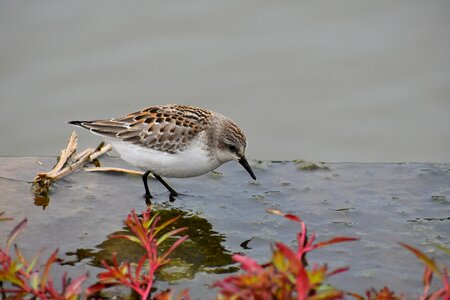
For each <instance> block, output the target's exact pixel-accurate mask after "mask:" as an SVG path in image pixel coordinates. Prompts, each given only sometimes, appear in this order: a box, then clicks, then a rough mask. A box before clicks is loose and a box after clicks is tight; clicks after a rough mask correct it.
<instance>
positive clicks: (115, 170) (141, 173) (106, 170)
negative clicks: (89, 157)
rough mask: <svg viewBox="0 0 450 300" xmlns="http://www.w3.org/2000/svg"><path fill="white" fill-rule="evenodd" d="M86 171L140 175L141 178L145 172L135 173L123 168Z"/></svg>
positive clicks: (89, 169) (87, 169)
mask: <svg viewBox="0 0 450 300" xmlns="http://www.w3.org/2000/svg"><path fill="white" fill-rule="evenodd" d="M84 170H85V171H86V172H120V173H126V174H131V175H139V176H142V175H143V174H144V172H141V171H135V170H129V169H123V168H106V167H103V168H102V167H98V168H86V169H84Z"/></svg>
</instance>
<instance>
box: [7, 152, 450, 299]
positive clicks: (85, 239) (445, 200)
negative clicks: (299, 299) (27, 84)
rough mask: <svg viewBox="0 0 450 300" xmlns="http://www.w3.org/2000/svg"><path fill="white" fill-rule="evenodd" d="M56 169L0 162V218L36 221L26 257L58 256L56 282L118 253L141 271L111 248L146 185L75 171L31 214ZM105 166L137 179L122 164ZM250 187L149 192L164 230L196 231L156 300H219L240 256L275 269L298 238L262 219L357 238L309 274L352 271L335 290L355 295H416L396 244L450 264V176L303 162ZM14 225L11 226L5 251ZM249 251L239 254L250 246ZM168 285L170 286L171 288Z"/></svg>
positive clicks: (415, 267) (226, 173)
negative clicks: (167, 296)
mask: <svg viewBox="0 0 450 300" xmlns="http://www.w3.org/2000/svg"><path fill="white" fill-rule="evenodd" d="M55 161H56V158H53V157H48V158H45V157H41V158H36V157H29V158H8V157H3V158H0V177H1V178H0V191H1V193H2V197H0V208H1V210H4V211H6V212H7V215H9V216H13V217H14V218H15V219H16V221H19V220H20V219H21V218H23V217H27V218H28V226H27V228H26V229H25V231H24V232H23V234H22V235H21V236H20V237H19V238H18V240H17V242H18V244H19V245H20V246H21V247H22V248H23V249H24V251H25V253H26V254H28V255H32V254H34V253H36V251H37V249H41V248H43V247H45V249H46V252H45V253H48V252H49V251H51V250H52V249H54V248H59V249H60V253H61V257H62V258H63V260H64V264H63V266H62V267H61V268H59V269H58V270H56V271H55V272H56V275H58V274H59V275H61V274H60V273H61V272H62V271H68V272H69V274H70V275H71V276H75V275H77V274H81V273H84V272H86V271H88V272H89V274H90V279H89V282H90V283H93V282H94V281H95V274H97V273H98V272H100V271H101V269H100V268H99V266H100V264H99V262H100V260H101V259H110V258H111V254H112V253H113V252H117V253H118V257H119V259H124V258H127V259H137V257H139V255H140V254H141V252H140V250H139V249H138V248H136V247H135V246H133V245H132V244H130V243H125V242H123V241H121V240H117V239H109V238H108V235H110V234H117V233H122V232H123V230H124V229H123V224H122V222H121V220H123V219H124V218H125V217H126V216H127V214H128V213H129V212H130V210H131V209H136V210H137V211H142V210H144V209H145V207H146V205H145V202H144V199H143V198H142V195H143V192H144V189H143V186H142V181H141V179H140V178H139V177H135V176H129V175H118V174H115V175H113V174H105V173H87V172H83V171H79V172H77V173H75V174H73V175H70V176H68V177H66V178H64V179H63V180H62V181H60V182H58V183H57V184H55V186H54V187H53V188H52V193H51V199H50V203H49V206H48V207H47V208H46V209H45V210H43V209H42V207H40V206H35V205H34V204H33V202H34V201H33V196H32V194H31V192H30V184H29V183H28V181H30V180H32V178H33V177H34V175H35V174H36V173H37V172H39V171H47V170H49V169H51V167H52V166H53V164H54V163H55ZM101 162H102V165H103V166H114V167H129V166H128V165H126V164H125V163H123V162H122V161H121V160H120V159H118V158H105V159H102V160H101ZM251 164H252V167H253V169H254V171H255V174H256V176H257V178H258V181H256V182H253V181H252V180H251V179H250V178H249V176H248V174H247V173H246V171H245V170H243V168H242V167H241V166H240V165H238V164H237V163H228V164H226V165H224V166H222V167H221V168H219V170H218V171H219V172H220V173H214V174H206V175H203V176H201V177H197V178H191V179H180V180H175V179H172V180H169V182H170V184H171V185H172V186H173V187H174V188H175V189H176V190H177V191H178V192H180V193H183V194H186V195H185V196H181V197H179V198H178V199H177V200H176V201H175V202H173V203H170V202H169V201H168V196H169V195H168V193H167V192H166V191H165V190H164V187H162V186H161V185H160V184H159V183H158V182H156V181H154V180H150V186H151V189H152V191H153V192H154V194H155V199H154V208H153V209H154V210H155V211H158V212H160V213H161V215H162V216H163V218H171V217H173V216H177V215H180V216H181V219H180V220H179V223H178V226H188V227H189V231H188V234H189V236H190V240H189V241H187V242H186V243H185V244H184V245H183V246H182V247H181V248H180V249H178V250H179V251H177V252H176V253H174V259H175V262H176V263H175V265H174V266H171V267H169V268H167V269H165V270H163V272H162V273H160V274H159V275H158V281H157V283H156V287H157V288H158V289H159V290H162V289H164V288H165V287H167V286H169V285H170V286H171V287H172V288H174V289H175V290H177V291H180V290H181V289H182V288H183V287H189V288H190V289H191V294H192V295H193V297H194V299H205V297H207V296H208V297H212V295H214V291H213V290H210V289H208V288H207V287H208V286H209V285H210V284H211V283H212V282H213V281H214V280H218V279H220V278H223V277H224V276H226V275H227V274H230V273H232V272H235V271H236V265H234V264H232V261H231V258H230V256H231V255H232V254H233V253H236V252H239V253H242V254H245V255H249V256H252V257H254V258H256V259H257V260H258V261H260V262H264V261H267V260H268V258H269V254H270V245H272V244H273V243H274V242H275V241H282V242H284V243H287V244H289V245H291V246H295V233H296V232H297V230H298V228H297V227H296V225H295V224H294V223H291V222H289V221H287V220H285V219H283V218H281V217H279V216H274V215H271V214H268V213H266V210H267V209H269V208H271V209H279V210H282V211H284V212H286V213H292V214H296V215H298V216H300V217H301V218H303V219H304V220H305V222H306V224H307V226H308V228H309V231H310V232H315V233H316V234H317V237H318V240H319V241H324V240H327V239H329V238H331V237H333V236H351V237H358V238H360V239H361V240H360V241H358V242H353V243H345V244H339V245H336V246H332V247H329V248H326V249H323V250H319V251H316V252H314V253H311V255H310V256H309V257H308V260H309V262H310V264H314V263H315V262H328V263H329V264H330V267H331V268H337V267H342V266H350V267H351V269H350V271H349V272H346V273H343V274H340V275H337V276H335V277H333V278H332V280H331V282H332V283H333V284H335V285H336V286H337V287H339V288H342V289H345V290H348V291H355V292H362V291H363V290H364V289H366V288H370V287H376V288H381V287H383V286H384V285H389V286H390V287H392V288H393V289H395V290H396V291H405V292H406V293H407V295H409V296H412V295H416V294H417V293H419V291H420V286H421V275H422V270H423V266H422V265H421V264H420V263H419V262H418V261H417V259H416V258H415V257H414V255H413V254H411V253H409V252H407V251H406V250H404V249H403V248H402V247H400V246H399V245H398V244H397V243H398V242H400V241H401V242H406V243H409V244H411V245H413V246H415V247H417V248H419V249H422V250H423V251H424V252H425V253H427V254H428V255H431V256H433V257H435V258H436V259H437V261H439V262H442V263H447V265H448V262H449V259H448V256H446V255H444V254H443V253H442V252H440V251H439V250H436V249H437V248H436V244H439V245H444V246H446V247H449V246H450V245H449V238H450V236H449V231H448V228H449V224H450V186H449V184H448V183H449V182H450V165H448V164H417V163H413V164H348V163H345V164H329V165H328V169H319V170H304V169H302V168H301V167H302V166H303V165H301V164H299V163H296V162H257V161H252V162H251ZM13 225H14V222H3V224H2V230H1V231H0V242H2V243H3V242H4V240H5V238H6V235H7V233H8V232H9V230H10V229H11V228H12V227H13ZM246 241H247V243H246V244H244V245H242V244H243V243H244V242H246ZM169 283H170V284H169Z"/></svg>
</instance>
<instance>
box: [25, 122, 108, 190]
mask: <svg viewBox="0 0 450 300" xmlns="http://www.w3.org/2000/svg"><path fill="white" fill-rule="evenodd" d="M77 146H78V137H77V134H76V132H75V131H74V132H73V133H72V135H71V136H70V138H69V142H68V144H67V147H66V149H63V150H61V155H60V156H59V160H58V162H57V163H56V165H55V166H54V167H53V169H52V170H51V171H50V172H47V173H39V174H37V176H36V177H35V178H34V181H33V192H34V194H35V196H36V197H44V198H48V192H49V190H50V186H51V184H52V183H54V182H55V181H58V180H59V179H61V178H62V177H64V176H66V175H68V174H70V173H72V172H73V171H75V170H77V169H79V168H80V167H81V166H82V165H83V164H84V163H85V162H87V161H93V160H94V159H96V158H98V157H99V156H101V155H103V154H105V153H106V152H108V151H109V150H111V145H109V144H107V145H105V144H104V143H101V144H100V145H99V146H98V147H97V148H88V149H86V150H84V151H83V152H81V153H80V154H78V155H77V156H76V157H75V158H74V159H73V160H72V161H71V159H72V157H73V156H74V154H75V152H76V150H77Z"/></svg>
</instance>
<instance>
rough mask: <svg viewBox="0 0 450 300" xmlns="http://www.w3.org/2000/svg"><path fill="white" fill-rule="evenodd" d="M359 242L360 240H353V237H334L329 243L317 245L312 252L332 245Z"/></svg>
mask: <svg viewBox="0 0 450 300" xmlns="http://www.w3.org/2000/svg"><path fill="white" fill-rule="evenodd" d="M358 240H359V238H352V237H345V236H339V237H334V238H332V239H330V240H328V241H325V242H320V243H317V244H315V245H314V246H313V247H312V249H311V250H313V249H318V248H322V247H325V246H329V245H332V244H337V243H345V242H353V241H358Z"/></svg>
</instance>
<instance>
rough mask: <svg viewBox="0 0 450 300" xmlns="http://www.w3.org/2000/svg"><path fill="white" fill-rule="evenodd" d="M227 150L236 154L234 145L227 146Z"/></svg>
mask: <svg viewBox="0 0 450 300" xmlns="http://www.w3.org/2000/svg"><path fill="white" fill-rule="evenodd" d="M228 149H229V150H230V151H231V152H236V146H235V145H228Z"/></svg>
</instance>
